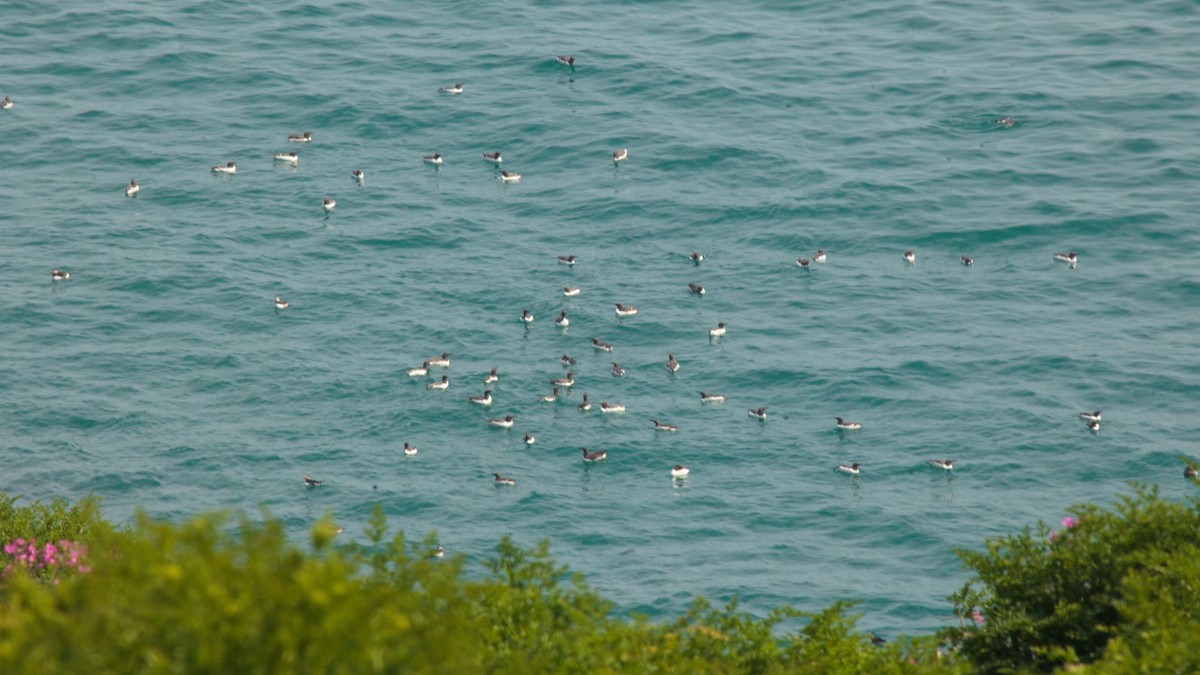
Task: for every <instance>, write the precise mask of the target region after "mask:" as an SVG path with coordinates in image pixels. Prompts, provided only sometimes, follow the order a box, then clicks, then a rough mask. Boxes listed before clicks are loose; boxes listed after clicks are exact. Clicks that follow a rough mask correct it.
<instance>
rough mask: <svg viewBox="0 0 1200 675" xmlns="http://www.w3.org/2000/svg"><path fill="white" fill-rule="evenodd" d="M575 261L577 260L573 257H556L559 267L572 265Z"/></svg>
mask: <svg viewBox="0 0 1200 675" xmlns="http://www.w3.org/2000/svg"><path fill="white" fill-rule="evenodd" d="M576 260H578V258H577V257H576V256H573V255H560V256H558V263H559V264H560V265H574V264H575V261H576Z"/></svg>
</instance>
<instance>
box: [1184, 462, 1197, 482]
mask: <svg viewBox="0 0 1200 675" xmlns="http://www.w3.org/2000/svg"><path fill="white" fill-rule="evenodd" d="M1183 477H1184V478H1191V479H1192V480H1197V479H1200V472H1198V471H1196V467H1194V466H1191V465H1188V466H1185V467H1184V468H1183Z"/></svg>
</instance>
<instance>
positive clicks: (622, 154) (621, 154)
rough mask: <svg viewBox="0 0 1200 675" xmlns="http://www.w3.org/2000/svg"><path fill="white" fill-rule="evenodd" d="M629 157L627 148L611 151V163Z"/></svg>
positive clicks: (622, 160)
mask: <svg viewBox="0 0 1200 675" xmlns="http://www.w3.org/2000/svg"><path fill="white" fill-rule="evenodd" d="M626 159H629V148H621V149H620V150H617V151H616V152H614V153H613V164H616V163H617V162H624V161H625V160H626Z"/></svg>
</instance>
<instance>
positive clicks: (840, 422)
mask: <svg viewBox="0 0 1200 675" xmlns="http://www.w3.org/2000/svg"><path fill="white" fill-rule="evenodd" d="M837 428H839V429H846V430H847V431H858V430H859V429H861V428H862V424H860V423H858V422H847V421H846V420H844V419H842V418H840V417H839V418H837Z"/></svg>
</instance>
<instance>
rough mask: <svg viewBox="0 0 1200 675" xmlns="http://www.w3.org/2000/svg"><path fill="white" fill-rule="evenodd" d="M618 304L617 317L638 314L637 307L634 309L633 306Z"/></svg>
mask: <svg viewBox="0 0 1200 675" xmlns="http://www.w3.org/2000/svg"><path fill="white" fill-rule="evenodd" d="M616 304H617V316H633V315H634V314H637V313H638V309H637V307H634V306H633V305H622V304H621V303H619V302H618V303H616Z"/></svg>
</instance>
